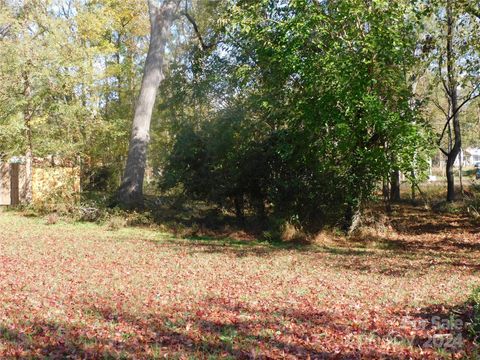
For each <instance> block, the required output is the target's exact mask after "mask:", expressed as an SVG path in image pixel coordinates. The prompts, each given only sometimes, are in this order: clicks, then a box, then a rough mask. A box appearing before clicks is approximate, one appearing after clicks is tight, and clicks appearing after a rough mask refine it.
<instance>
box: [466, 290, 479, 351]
mask: <svg viewBox="0 0 480 360" xmlns="http://www.w3.org/2000/svg"><path fill="white" fill-rule="evenodd" d="M469 303H470V304H471V306H472V312H471V316H470V326H469V329H468V332H469V335H470V336H471V337H472V339H473V340H474V341H475V342H476V343H477V344H479V345H480V287H478V288H476V289H475V290H474V291H473V293H472V295H471V296H470V300H469Z"/></svg>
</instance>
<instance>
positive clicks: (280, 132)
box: [165, 0, 426, 230]
mask: <svg viewBox="0 0 480 360" xmlns="http://www.w3.org/2000/svg"><path fill="white" fill-rule="evenodd" d="M408 4H409V2H407V1H406V2H399V3H398V2H397V3H395V4H393V5H391V4H387V3H384V2H381V1H379V2H369V3H365V2H364V1H357V0H351V1H329V2H311V1H292V2H288V4H287V3H283V2H282V3H279V2H273V1H267V0H264V1H242V2H239V3H235V4H233V5H232V6H231V7H229V9H228V12H226V13H225V18H224V19H223V21H221V22H222V23H225V24H226V26H225V31H224V32H223V35H222V37H221V39H220V40H221V41H220V42H219V44H220V45H219V47H218V48H217V51H212V52H211V53H207V54H206V56H205V57H204V58H203V59H202V61H199V62H198V63H199V64H200V65H199V67H200V69H202V70H201V75H200V76H197V77H194V76H183V77H180V79H183V83H182V82H180V84H179V83H178V82H173V83H172V84H171V87H170V89H171V91H173V93H174V94H175V95H174V97H173V98H175V97H178V98H181V99H182V98H184V95H183V94H182V93H181V91H184V89H187V91H189V88H190V86H191V87H193V88H194V91H193V93H195V89H196V91H199V89H202V87H203V86H207V88H209V89H210V90H209V91H207V94H208V93H211V94H214V93H215V92H216V91H219V90H220V92H221V96H220V99H221V101H220V100H219V97H216V98H215V97H210V96H208V95H207V96H204V97H202V99H201V102H202V103H203V104H207V108H208V109H210V111H209V112H208V114H207V116H205V115H204V113H203V112H202V113H201V115H200V119H202V118H203V119H204V121H205V124H202V123H200V124H196V123H195V125H193V126H191V125H189V124H188V121H190V120H189V119H188V117H189V116H188V114H190V113H191V111H192V110H191V108H190V107H185V106H184V103H183V102H182V103H181V105H179V107H180V109H179V111H178V112H177V113H175V114H172V117H173V119H172V120H175V122H176V123H178V120H179V119H181V118H182V111H183V113H186V114H187V115H186V116H184V117H186V118H187V119H186V120H185V122H186V124H185V126H184V127H181V128H180V131H177V132H176V133H175V135H181V136H172V137H173V138H174V139H176V142H175V143H174V146H173V152H172V154H171V155H172V157H171V159H170V161H169V162H168V166H167V168H166V174H165V175H166V178H169V179H173V180H176V181H177V182H176V183H177V184H178V183H180V184H182V185H183V189H185V191H186V192H189V193H190V194H194V195H195V196H196V197H197V198H198V197H201V198H202V199H204V200H210V201H211V200H212V199H218V198H223V200H221V201H218V200H216V201H218V202H219V203H223V204H225V203H227V201H226V200H227V199H229V198H230V199H232V198H235V197H236V198H237V199H238V200H237V201H236V202H237V203H242V202H244V203H245V204H246V205H247V206H250V208H253V209H254V210H256V211H257V212H258V213H261V212H262V209H265V207H267V208H268V209H269V210H270V211H273V213H274V215H275V216H276V217H278V218H281V219H284V220H286V221H291V222H293V223H295V224H296V225H298V226H301V227H304V229H306V230H316V229H318V227H321V226H323V225H326V224H330V225H332V224H336V225H339V223H343V224H341V225H343V226H346V227H350V225H351V224H352V222H353V220H354V218H355V214H356V213H358V210H359V209H360V207H361V205H362V204H363V203H364V202H366V201H368V200H369V199H371V197H372V196H373V194H374V192H375V189H376V187H377V184H378V182H379V181H381V180H382V179H383V178H385V177H388V176H389V174H390V173H391V172H392V171H393V170H398V169H401V170H408V171H411V170H412V169H415V170H418V168H419V167H421V166H420V165H421V164H422V163H424V158H423V156H422V155H423V154H422V149H423V147H424V146H425V142H422V141H421V139H422V137H423V132H424V128H423V125H424V124H423V122H422V121H421V119H420V118H419V116H418V114H417V112H416V109H415V107H411V106H410V101H411V97H412V92H411V88H410V87H409V85H408V82H407V79H406V76H405V73H406V72H407V71H408V69H409V67H411V66H413V61H414V60H413V53H414V48H415V45H414V39H413V34H412V26H411V24H409V22H408V20H406V19H405V16H404V14H405V13H408V12H409V11H410V10H411V8H410V7H409V5H408ZM193 69H197V68H196V67H194V66H192V70H191V71H192V72H193ZM187 73H188V74H191V73H189V72H188V71H187ZM212 73H214V74H217V76H218V74H221V76H220V77H219V78H218V79H216V78H215V76H212V75H211V74H212ZM174 75H175V76H178V73H176V74H174ZM195 79H203V81H201V82H200V83H198V82H195V81H193V80H195ZM168 83H170V81H168V82H167V84H168ZM185 83H187V86H185ZM175 90H177V91H176V92H175ZM193 113H194V114H195V112H193ZM229 122H230V127H229V126H228V124H229ZM425 132H426V131H425ZM189 143H191V144H195V145H192V146H191V147H189V146H188V144H189ZM196 154H198V156H197V155H196ZM200 158H201V159H203V160H201V161H199V159H200ZM252 164H255V167H254V168H255V169H257V170H256V171H252ZM174 184H175V181H172V182H171V185H174ZM200 184H204V185H200ZM198 185H200V186H198ZM200 190H201V191H200ZM242 199H243V200H242ZM231 203H235V201H231ZM254 204H255V205H254ZM235 205H236V204H235ZM262 205H263V206H262ZM235 208H237V206H235ZM238 208H239V210H240V209H241V206H240V207H238ZM236 210H237V209H236ZM237 213H238V214H240V215H241V213H242V211H238V210H237ZM339 219H345V221H342V220H339Z"/></svg>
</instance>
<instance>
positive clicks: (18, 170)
mask: <svg viewBox="0 0 480 360" xmlns="http://www.w3.org/2000/svg"><path fill="white" fill-rule="evenodd" d="M25 179H26V174H25V165H23V164H7V163H0V205H12V206H16V205H18V204H20V203H22V202H24V201H25V197H26V196H25V195H26V181H25ZM79 194H80V171H79V168H77V167H34V168H33V176H32V201H33V203H34V204H39V203H45V202H49V203H54V202H55V201H60V200H61V201H69V202H71V201H76V200H78V196H79Z"/></svg>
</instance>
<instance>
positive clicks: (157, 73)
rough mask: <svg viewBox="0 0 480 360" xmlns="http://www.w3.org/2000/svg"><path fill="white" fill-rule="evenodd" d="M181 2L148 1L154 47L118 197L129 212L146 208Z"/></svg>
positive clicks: (173, 0)
mask: <svg viewBox="0 0 480 360" xmlns="http://www.w3.org/2000/svg"><path fill="white" fill-rule="evenodd" d="M179 3H180V1H179V0H165V1H163V2H161V3H160V4H156V1H154V0H149V1H148V9H149V15H150V44H149V48H148V54H147V59H146V61H145V68H144V72H143V79H142V85H141V88H140V95H139V97H138V100H137V104H136V107H135V115H134V118H133V126H132V134H131V138H130V143H129V149H128V158H127V164H126V167H125V172H124V175H123V179H122V184H121V185H120V189H119V191H118V194H117V201H118V203H119V205H121V206H122V207H124V208H127V209H132V208H142V207H143V179H144V176H145V166H146V163H147V148H148V143H149V140H150V122H151V118H152V111H153V106H154V104H155V98H156V95H157V89H158V87H159V85H160V83H161V81H162V78H163V74H162V66H163V61H164V56H165V46H166V42H167V37H168V34H169V32H170V28H171V25H172V22H173V20H174V16H175V14H176V12H177V10H178V7H179Z"/></svg>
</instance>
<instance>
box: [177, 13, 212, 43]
mask: <svg viewBox="0 0 480 360" xmlns="http://www.w3.org/2000/svg"><path fill="white" fill-rule="evenodd" d="M182 15H184V16H185V17H186V18H187V20H188V21H189V22H190V24H191V25H192V27H193V31H194V32H195V35H196V36H197V38H198V40H199V41H200V46H201V47H202V50H203V51H206V50H209V49H211V48H212V47H214V46H215V44H214V43H212V44H206V43H205V41H204V40H203V37H202V34H201V33H200V30H199V29H198V25H197V22H196V21H195V19H194V18H193V17H192V16H191V15H190V14H189V13H188V11H187V9H185V11H183V12H182Z"/></svg>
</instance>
